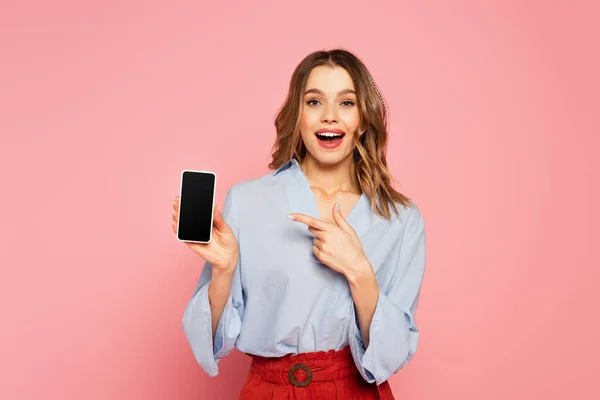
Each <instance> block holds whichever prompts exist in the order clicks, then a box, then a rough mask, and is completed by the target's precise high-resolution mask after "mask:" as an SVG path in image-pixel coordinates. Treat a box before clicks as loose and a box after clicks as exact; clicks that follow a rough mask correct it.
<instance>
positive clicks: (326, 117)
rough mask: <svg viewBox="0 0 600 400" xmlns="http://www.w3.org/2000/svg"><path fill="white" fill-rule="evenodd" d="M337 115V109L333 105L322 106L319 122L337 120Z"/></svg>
mask: <svg viewBox="0 0 600 400" xmlns="http://www.w3.org/2000/svg"><path fill="white" fill-rule="evenodd" d="M337 121H338V116H337V111H336V109H335V106H334V105H329V106H325V107H323V116H322V117H321V122H328V123H331V122H337Z"/></svg>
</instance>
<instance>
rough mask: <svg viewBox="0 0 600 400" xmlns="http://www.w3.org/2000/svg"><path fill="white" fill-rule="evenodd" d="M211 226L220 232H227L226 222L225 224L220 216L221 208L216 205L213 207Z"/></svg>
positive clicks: (221, 215)
mask: <svg viewBox="0 0 600 400" xmlns="http://www.w3.org/2000/svg"><path fill="white" fill-rule="evenodd" d="M213 225H214V226H215V228H217V230H219V231H220V232H227V231H228V230H229V225H227V222H225V219H224V218H223V214H221V207H220V206H219V205H218V204H217V205H216V206H215V211H214V216H213Z"/></svg>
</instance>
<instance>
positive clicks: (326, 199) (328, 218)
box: [312, 189, 360, 224]
mask: <svg viewBox="0 0 600 400" xmlns="http://www.w3.org/2000/svg"><path fill="white" fill-rule="evenodd" d="M312 193H313V197H314V202H315V203H316V206H317V209H318V210H319V215H320V217H321V218H320V219H321V220H322V221H325V222H328V223H330V224H334V223H335V222H334V220H333V209H334V207H335V205H336V203H338V202H339V204H340V211H341V213H342V216H344V217H347V216H348V215H350V212H351V211H352V209H353V208H354V207H355V206H356V204H357V203H358V200H359V199H360V195H359V194H356V193H337V194H333V195H327V194H325V193H322V192H321V191H319V190H318V189H312Z"/></svg>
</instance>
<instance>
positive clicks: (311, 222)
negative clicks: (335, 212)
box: [288, 213, 328, 231]
mask: <svg viewBox="0 0 600 400" xmlns="http://www.w3.org/2000/svg"><path fill="white" fill-rule="evenodd" d="M288 218H289V219H291V220H293V221H298V222H302V223H303V224H306V225H308V226H312V227H313V228H315V229H320V230H322V231H323V230H325V229H327V226H328V224H327V223H326V222H323V221H321V220H318V219H316V218H313V217H310V216H308V215H305V214H295V213H292V214H290V215H288Z"/></svg>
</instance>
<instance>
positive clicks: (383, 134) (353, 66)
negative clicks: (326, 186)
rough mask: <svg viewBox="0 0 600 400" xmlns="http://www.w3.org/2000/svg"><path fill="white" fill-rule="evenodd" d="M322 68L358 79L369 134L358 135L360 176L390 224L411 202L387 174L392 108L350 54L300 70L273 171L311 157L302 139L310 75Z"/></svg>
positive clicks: (332, 54)
mask: <svg viewBox="0 0 600 400" xmlns="http://www.w3.org/2000/svg"><path fill="white" fill-rule="evenodd" d="M321 65H329V66H331V67H336V66H339V67H342V68H344V69H345V70H346V71H347V72H348V73H349V74H350V76H351V77H352V81H353V82H354V87H355V91H356V97H357V104H358V107H359V110H360V111H359V112H360V124H359V126H360V128H359V132H363V133H362V135H360V134H358V133H359V132H357V134H355V135H354V144H355V147H354V151H353V160H354V172H355V174H356V178H357V181H358V184H359V186H360V188H361V190H362V192H364V193H365V194H366V195H367V196H369V198H370V199H371V208H372V210H373V211H374V212H375V213H377V214H378V215H380V216H382V217H384V218H387V219H389V218H390V217H391V210H392V209H393V210H394V212H395V213H396V215H398V212H399V211H398V208H397V204H401V205H402V206H404V207H408V206H410V201H411V200H410V199H409V198H408V197H406V196H404V195H403V194H402V193H400V192H398V191H396V190H395V189H394V188H393V187H392V183H391V181H392V176H391V174H390V171H389V170H388V168H387V161H386V158H385V154H386V150H387V142H388V132H387V122H388V121H387V120H388V117H387V107H386V105H385V101H384V99H383V96H382V95H381V92H380V91H379V88H378V87H377V85H375V82H374V80H373V78H372V76H371V74H370V73H369V71H368V70H367V68H366V66H365V65H364V64H363V62H362V61H361V60H360V59H359V58H358V57H357V56H355V55H354V54H352V53H351V52H349V51H347V50H344V49H334V50H330V51H316V52H313V53H311V54H309V55H308V56H306V57H305V58H304V59H303V60H302V61H301V62H300V64H298V66H297V67H296V69H295V70H294V73H293V74H292V78H291V80H290V86H289V92H288V95H287V98H286V100H285V102H284V103H283V105H282V106H281V108H280V109H279V110H278V112H277V116H276V118H275V128H276V132H277V138H276V140H275V144H274V145H273V149H272V157H273V160H272V161H271V163H270V164H269V168H271V169H278V168H280V167H281V166H283V165H285V163H286V162H288V161H289V160H291V159H292V158H295V159H296V160H298V162H302V160H303V159H304V157H305V156H306V146H305V145H304V142H303V141H302V138H301V136H300V119H301V110H302V99H303V95H304V90H305V88H306V82H307V80H308V76H309V74H310V72H311V71H312V69H313V68H314V67H317V66H321Z"/></svg>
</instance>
